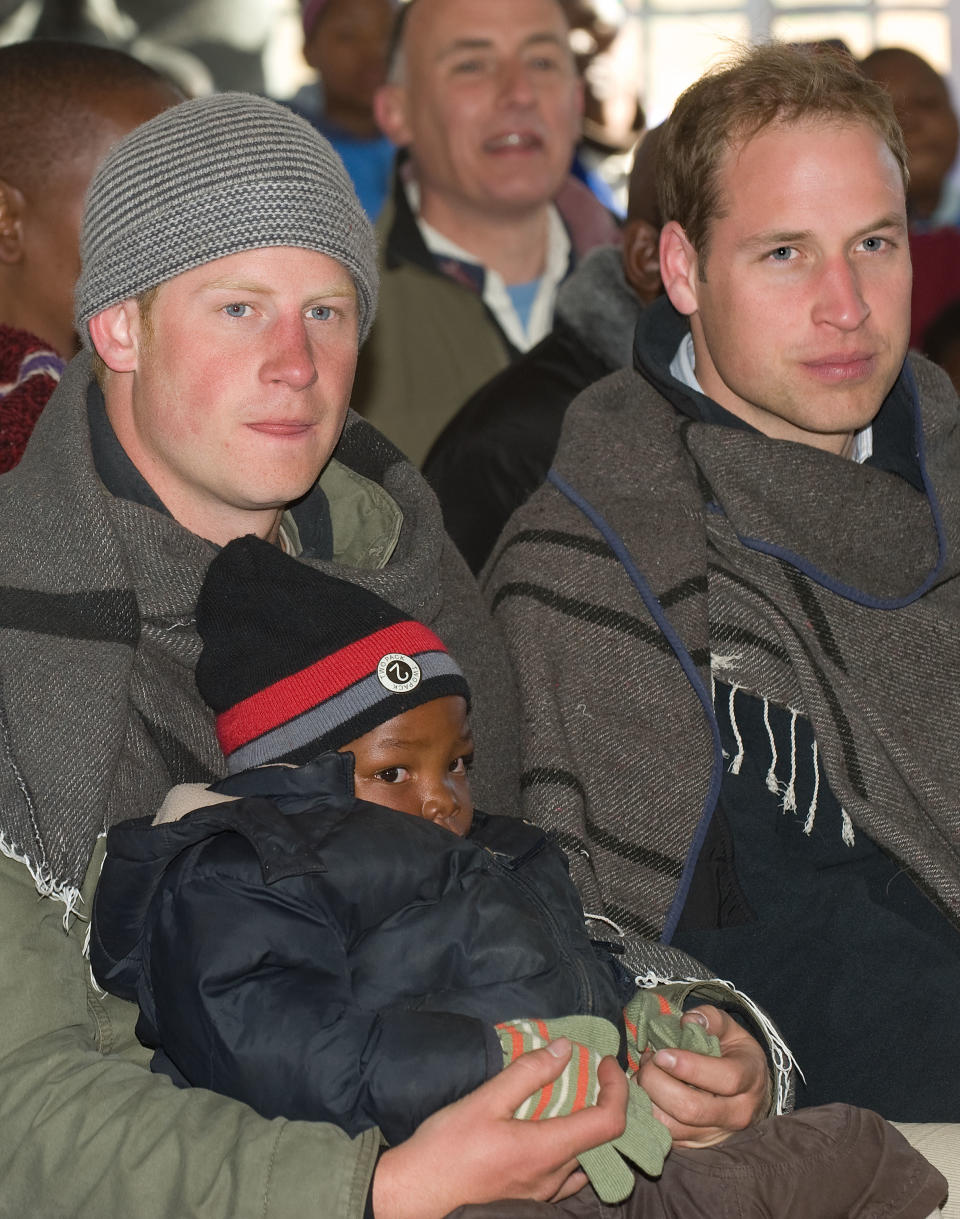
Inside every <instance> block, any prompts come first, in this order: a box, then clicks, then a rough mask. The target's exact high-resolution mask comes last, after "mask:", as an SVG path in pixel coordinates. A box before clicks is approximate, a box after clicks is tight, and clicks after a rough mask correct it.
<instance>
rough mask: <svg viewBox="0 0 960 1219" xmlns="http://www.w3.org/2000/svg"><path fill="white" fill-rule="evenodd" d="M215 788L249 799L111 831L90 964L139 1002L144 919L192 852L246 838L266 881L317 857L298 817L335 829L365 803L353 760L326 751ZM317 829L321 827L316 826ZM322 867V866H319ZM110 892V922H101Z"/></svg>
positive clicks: (97, 898)
mask: <svg viewBox="0 0 960 1219" xmlns="http://www.w3.org/2000/svg"><path fill="white" fill-rule="evenodd" d="M211 790H212V791H217V792H220V793H222V794H224V795H229V796H235V797H237V799H243V800H244V810H243V812H244V815H243V817H242V818H241V817H238V816H237V807H236V804H235V803H233V802H231V803H229V804H211V805H209V806H208V807H205V808H199V809H196V810H195V811H194V812H192V813H188V814H187V815H186V816H185V817H183V818H181V819H180V820H179V821H172V822H167V823H165V824H163V825H154V824H153V819H152V817H138V818H135V819H133V820H130V821H121V822H120V823H119V824H117V825H115V826H113V827H112V828H111V829H110V831H109V833H108V834H107V853H106V858H105V860H104V864H103V871H102V873H101V877H100V883H99V885H98V886H97V891H96V895H95V897H94V902H93V909H94V916H93V919H92V922H91V933H90V964H91V966H92V968H93V972H94V976H95V977H96V978H98V979H99V980H102V981H108V980H109V983H110V990H111V991H112V992H113V993H114V994H119V995H120V996H121V997H122V998H125V999H129V1000H130V1001H131V1002H134V1003H135V1002H136V1001H137V990H136V988H137V979H138V976H139V973H140V968H141V963H142V958H141V951H140V943H141V937H142V934H143V927H144V921H145V919H146V917H147V912H148V910H149V909H150V904H151V902H152V901H153V898H154V895H155V893H156V891H157V888H158V887H159V885H160V882H161V880H162V879H163V876H164V873H165V872H166V871H167V869H168V868H169V867H170V866H171V865H172V864H173V863H174V861H175V860H176V859H177V857H178V856H179V855H181V854H182V853H183V852H184V851H186V850H188V849H189V848H190V847H192V846H194V845H196V844H197V843H199V842H203V841H204V840H205V839H207V838H211V837H213V836H214V835H215V834H219V833H221V832H222V831H224V830H231V831H233V832H234V833H238V834H241V835H242V836H243V837H244V838H245V839H246V840H247V841H248V842H249V843H250V844H251V846H253V848H254V850H255V851H256V853H257V855H258V857H259V860H260V868H261V871H262V873H263V879H264V882H265V883H270V881H273V880H279V879H281V878H282V877H283V876H287V875H290V874H292V873H296V872H302V871H303V870H304V857H305V854H306V853H313V854H316V850H317V837H316V834H315V833H313V834H311V835H310V836H309V837H308V836H307V835H306V834H305V833H304V832H303V830H302V828H301V827H300V826H299V825H298V823H297V820H296V817H295V816H294V814H297V813H301V812H303V811H305V810H306V809H307V808H310V810H311V811H313V812H316V813H320V814H326V815H327V816H328V817H329V824H330V826H331V827H333V826H334V825H336V824H339V822H340V821H342V820H343V819H344V818H346V817H348V816H350V814H351V813H353V812H354V811H355V809H356V808H357V806H358V805H362V804H363V803H364V801H360V800H357V799H356V798H355V797H354V794H353V755H352V754H349V753H325V754H321V755H320V756H319V757H317V758H316V759H314V761H312V762H310V763H308V764H307V765H305V766H298V767H289V766H262V767H258V768H256V769H255V770H245V771H241V772H240V773H239V774H235V775H231V776H229V778H226V779H223V780H221V781H220V782H219V783H215V784H212V785H211ZM314 824H315V823H314ZM317 864H318V867H319V866H321V865H320V864H319V861H317ZM103 894H109V917H101V916H100V915H101V913H102V910H103V906H104V901H105V899H104V898H103V896H102V895H103Z"/></svg>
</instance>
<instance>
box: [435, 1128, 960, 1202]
mask: <svg viewBox="0 0 960 1219" xmlns="http://www.w3.org/2000/svg"><path fill="white" fill-rule="evenodd" d="M946 1193H947V1183H946V1181H945V1179H944V1178H943V1177H942V1176H941V1175H940V1173H939V1172H937V1170H936V1169H935V1168H933V1167H932V1166H931V1165H930V1164H929V1163H928V1162H927V1161H926V1160H925V1159H924V1158H923V1156H922V1155H920V1153H919V1152H917V1151H914V1150H913V1148H912V1147H911V1146H910V1145H909V1144H908V1143H907V1141H906V1139H904V1138H903V1136H902V1135H901V1134H899V1133H898V1132H897V1131H896V1130H894V1128H893V1127H892V1126H891V1125H889V1124H888V1123H887V1122H885V1121H884V1120H883V1118H881V1117H879V1116H878V1115H877V1114H876V1113H871V1112H870V1111H869V1110H867V1109H855V1108H853V1107H852V1106H850V1105H823V1106H821V1107H820V1108H815V1109H799V1110H797V1112H796V1113H792V1114H790V1115H789V1116H787V1117H772V1118H767V1119H766V1121H763V1122H759V1123H758V1124H757V1125H756V1126H751V1127H750V1128H749V1129H748V1130H742V1131H740V1132H739V1133H737V1134H733V1135H731V1136H730V1138H729V1139H727V1141H726V1142H724V1143H721V1144H719V1145H718V1146H716V1147H704V1148H701V1149H699V1150H697V1151H688V1150H685V1149H683V1148H676V1149H674V1150H673V1151H672V1152H671V1153H670V1155H669V1156H667V1159H666V1162H665V1164H664V1168H663V1174H662V1176H660V1177H659V1178H658V1179H656V1180H653V1179H651V1178H648V1177H644V1176H643V1175H641V1174H638V1176H637V1184H636V1186H635V1188H634V1190H633V1193H632V1194H631V1195H630V1197H629V1198H628V1199H627V1200H626V1201H625V1202H620V1203H618V1204H617V1205H615V1206H607V1205H604V1203H602V1202H601V1201H600V1200H599V1199H598V1198H597V1196H596V1194H595V1193H594V1192H593V1190H592V1189H591V1188H590V1187H589V1186H588V1187H587V1188H585V1189H582V1190H581V1191H580V1192H579V1193H578V1194H575V1195H574V1196H573V1197H572V1198H568V1199H566V1201H564V1202H558V1203H555V1204H551V1203H547V1202H492V1203H487V1204H484V1205H481V1206H461V1207H458V1209H457V1210H455V1211H453V1212H452V1214H451V1215H450V1216H448V1219H704V1217H709V1219H766V1217H767V1216H769V1217H771V1219H773V1217H776V1219H927V1216H929V1215H930V1214H931V1212H933V1211H935V1210H936V1208H937V1207H938V1206H940V1204H941V1203H942V1202H943V1200H944V1198H945V1196H946Z"/></svg>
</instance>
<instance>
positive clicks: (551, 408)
mask: <svg viewBox="0 0 960 1219" xmlns="http://www.w3.org/2000/svg"><path fill="white" fill-rule="evenodd" d="M661 131H662V127H655V128H654V129H653V131H650V132H648V133H647V135H646V136H644V138H643V142H642V143H641V144H640V147H639V148H638V149H637V155H636V157H635V158H634V165H633V173H632V174H631V177H630V204H629V208H628V210H627V219H626V222H625V224H624V226H623V233H622V241H621V244H620V246H619V247H618V246H604V247H602V248H601V249H599V250H594V251H593V252H592V253H590V254H588V255H587V257H586V258H585V259H584V260H583V262H582V263H581V264H580V266H579V267H577V269H576V270H575V271H574V273H573V274H572V275H571V276H570V278H569V279H568V280H566V281H565V282H564V283H563V284H562V285H561V287H560V292H559V294H558V296H557V309H556V315H555V318H554V326H553V330H552V331H551V332H550V333H549V334H548V335H547V337H546V338H545V339H544V340H543V341H542V342H540V343H538V344H537V346H536V347H534V348H533V349H532V350H531V351H528V352H527V353H526V354H525V355H522V356H521V357H520V358H519V360H516V361H515V362H514V363H513V364H510V365H509V366H508V367H507V368H505V369H504V370H503V372H501V373H499V374H498V375H497V376H496V377H494V378H493V380H492V381H489V382H487V384H486V385H484V386H483V387H482V388H481V389H479V390H478V391H477V392H476V393H475V394H474V395H473V397H472V398H471V399H470V401H469V402H467V403H466V404H465V405H464V407H463V408H462V409H461V410H460V411H459V412H458V413H457V414H456V415H455V416H454V417H453V419H452V420H451V421H450V423H449V424H448V425H447V427H446V428H444V430H443V432H441V434H440V436H439V437H438V438H437V441H436V443H435V444H434V446H433V448H432V449H431V450H430V454H429V456H428V457H427V460H426V462H425V463H424V467H423V471H424V474H425V475H426V478H427V481H428V482H429V483H430V485H431V486H432V487H433V489H434V490H435V491H436V493H437V498H438V499H439V500H440V506H441V508H442V509H443V519H444V525H445V526H446V529H447V532H448V533H449V534H450V536H451V537H452V538H453V540H454V541H455V542H456V544H457V546H458V547H459V549H460V553H461V554H462V555H463V557H464V558H465V559H466V560H467V562H468V563H469V565H470V567H471V569H472V570H473V571H474V572H479V571H480V569H481V567H483V565H484V563H485V562H486V561H487V558H488V557H489V555H490V552H491V551H492V550H493V546H494V543H495V542H496V540H497V538H498V537H499V535H500V531H501V530H502V529H503V527H504V525H505V524H506V523H507V520H508V519H509V517H510V514H511V513H512V512H513V511H514V510H515V509H517V508H519V507H520V505H521V504H523V503H525V502H526V500H527V499H528V498H529V497H530V496H531V495H532V494H533V492H534V491H535V490H536V489H537V487H539V486H540V484H541V483H542V482H543V480H544V478H545V477H546V475H547V470H548V469H549V468H550V463H551V462H552V461H553V455H554V453H555V452H556V448H557V442H558V440H559V439H560V429H561V427H562V426H563V419H564V415H565V414H566V411H567V407H568V406H569V405H570V403H571V402H572V401H573V400H574V398H575V397H576V396H577V394H579V393H580V392H581V391H582V390H584V389H586V388H587V386H588V385H592V384H593V382H594V381H599V380H600V378H601V377H605V376H607V375H608V374H609V373H612V372H615V371H616V370H617V369H618V368H629V367H630V365H631V364H632V362H633V332H634V329H635V327H636V323H637V318H638V317H639V316H640V312H641V310H642V309H644V308H645V307H646V306H647V305H648V304H649V303H650V302H651V301H652V300H655V299H656V297H658V296H659V295H660V293H661V292H662V291H663V282H662V281H661V279H660V255H659V249H658V243H659V238H660V210H659V208H658V206H657V199H656V190H657V185H656V156H657V146H658V144H659V141H660V133H661Z"/></svg>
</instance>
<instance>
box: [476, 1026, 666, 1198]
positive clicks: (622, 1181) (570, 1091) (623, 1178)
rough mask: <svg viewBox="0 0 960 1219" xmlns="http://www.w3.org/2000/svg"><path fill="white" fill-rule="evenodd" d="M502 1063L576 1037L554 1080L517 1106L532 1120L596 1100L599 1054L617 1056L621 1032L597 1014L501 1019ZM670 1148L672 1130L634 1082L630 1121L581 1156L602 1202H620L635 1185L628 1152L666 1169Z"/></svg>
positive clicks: (643, 1164)
mask: <svg viewBox="0 0 960 1219" xmlns="http://www.w3.org/2000/svg"><path fill="white" fill-rule="evenodd" d="M497 1032H498V1034H499V1036H500V1045H501V1048H502V1050H503V1063H504V1066H507V1065H508V1064H509V1063H511V1062H513V1060H514V1059H515V1058H518V1057H519V1056H520V1055H521V1054H525V1053H526V1052H527V1051H528V1050H538V1049H540V1048H541V1047H542V1046H545V1045H547V1044H548V1042H551V1041H556V1039H557V1038H558V1037H567V1038H568V1039H569V1040H570V1041H571V1042H572V1043H573V1053H572V1054H571V1056H570V1062H569V1063H568V1064H567V1066H566V1067H565V1068H564V1070H563V1072H562V1073H561V1075H560V1076H559V1077H558V1078H557V1079H555V1080H554V1081H553V1083H551V1084H547V1086H546V1087H544V1088H540V1089H539V1090H538V1091H537V1092H535V1093H534V1094H533V1095H532V1096H531V1097H529V1098H528V1099H527V1100H526V1101H524V1103H523V1104H522V1105H521V1106H520V1108H519V1109H518V1110H517V1112H516V1114H515V1116H516V1117H518V1118H523V1119H527V1120H529V1121H539V1120H541V1119H543V1118H549V1117H560V1116H562V1115H563V1114H567V1113H576V1112H577V1110H579V1109H584V1108H586V1106H587V1105H593V1104H596V1101H597V1095H598V1093H599V1091H600V1086H599V1083H598V1081H597V1067H598V1066H599V1065H600V1060H601V1058H604V1057H606V1056H607V1055H611V1056H614V1057H615V1056H616V1054H617V1051H618V1050H619V1048H620V1034H619V1033H618V1032H617V1030H616V1029H615V1028H614V1026H613V1025H612V1024H611V1023H610V1022H609V1020H603V1019H601V1017H599V1016H564V1017H562V1018H560V1019H558V1020H508V1021H506V1022H504V1023H503V1024H498V1025H497ZM669 1150H670V1132H669V1131H668V1130H667V1128H666V1126H664V1125H662V1124H661V1123H660V1122H658V1121H657V1119H656V1118H655V1117H654V1116H653V1111H652V1109H651V1106H650V1098H649V1097H648V1096H647V1094H646V1092H644V1090H643V1089H642V1088H640V1087H638V1086H637V1085H635V1084H633V1085H631V1087H630V1088H629V1089H628V1100H627V1125H626V1129H625V1130H624V1132H623V1134H622V1135H621V1136H620V1137H619V1138H618V1139H614V1140H613V1142H611V1143H604V1144H603V1145H602V1146H600V1147H594V1148H592V1149H591V1150H589V1151H584V1152H581V1154H580V1155H579V1156H578V1157H577V1159H578V1160H579V1161H580V1166H581V1167H582V1168H583V1170H584V1172H585V1173H586V1174H587V1176H588V1177H589V1179H590V1184H591V1185H592V1186H593V1188H594V1189H595V1190H596V1192H597V1196H598V1197H599V1198H600V1200H601V1201H602V1202H606V1203H615V1202H622V1201H623V1200H624V1199H625V1198H627V1197H628V1196H629V1195H630V1193H631V1191H632V1190H633V1186H634V1176H633V1173H632V1172H631V1170H630V1169H629V1168H628V1166H627V1165H626V1163H625V1162H624V1160H623V1157H624V1156H626V1157H627V1159H629V1160H631V1161H632V1162H633V1163H634V1164H636V1165H637V1167H638V1168H640V1169H642V1170H643V1171H644V1172H645V1173H647V1174H648V1175H650V1176H657V1175H659V1173H660V1172H661V1171H662V1169H663V1160H664V1156H665V1155H666V1154H667V1152H668V1151H669Z"/></svg>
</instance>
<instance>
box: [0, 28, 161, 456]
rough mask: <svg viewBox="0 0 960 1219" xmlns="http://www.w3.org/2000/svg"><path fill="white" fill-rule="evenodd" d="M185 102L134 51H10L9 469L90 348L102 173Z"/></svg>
mask: <svg viewBox="0 0 960 1219" xmlns="http://www.w3.org/2000/svg"><path fill="white" fill-rule="evenodd" d="M180 100H181V94H180V93H179V91H178V90H176V89H175V88H174V87H173V86H172V85H170V84H169V83H168V82H167V81H166V80H164V78H163V77H162V76H160V75H159V74H158V73H157V72H155V71H154V70H153V69H152V68H149V67H147V66H146V65H144V64H142V63H140V62H138V61H137V60H135V59H132V58H131V57H130V56H129V55H125V54H124V53H123V52H122V51H114V50H108V49H107V48H105V47H97V46H90V45H85V44H80V43H69V42H47V41H37V42H22V43H15V44H13V45H11V46H6V47H2V48H0V472H2V471H5V470H9V469H11V467H13V466H15V465H16V464H17V462H18V461H19V460H20V457H21V456H22V454H23V450H24V447H25V446H26V443H27V441H28V440H29V438H30V433H31V432H32V431H33V426H34V424H35V423H36V421H37V418H38V416H39V414H40V412H41V410H42V409H43V407H44V406H45V405H46V403H47V400H48V399H49V397H50V395H51V394H52V393H53V391H54V388H55V387H56V385H57V382H58V381H59V380H60V374H61V372H62V371H63V367H64V363H65V361H66V360H68V359H69V358H70V357H71V356H72V355H73V354H74V352H75V351H76V350H77V347H78V345H79V344H78V342H77V338H76V335H75V334H74V329H73V287H74V284H75V283H76V280H77V276H78V275H79V274H80V253H79V240H80V236H79V234H80V217H81V213H82V210H83V198H84V195H85V193H86V189H87V185H88V184H89V182H90V179H91V177H92V176H93V172H94V170H95V169H96V168H97V166H98V165H99V164H100V162H101V161H102V160H103V158H104V156H105V155H106V153H107V152H108V150H109V149H110V148H111V147H112V146H113V145H114V144H115V143H116V142H117V140H118V139H120V137H121V136H122V135H125V134H126V133H127V132H128V131H130V130H131V129H132V128H134V127H137V126H139V124H140V123H142V122H144V121H145V120H146V119H148V118H152V117H153V116H154V115H155V114H158V113H159V112H160V111H161V110H164V109H166V107H167V106H172V105H174V104H176V103H177V102H178V101H180Z"/></svg>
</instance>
